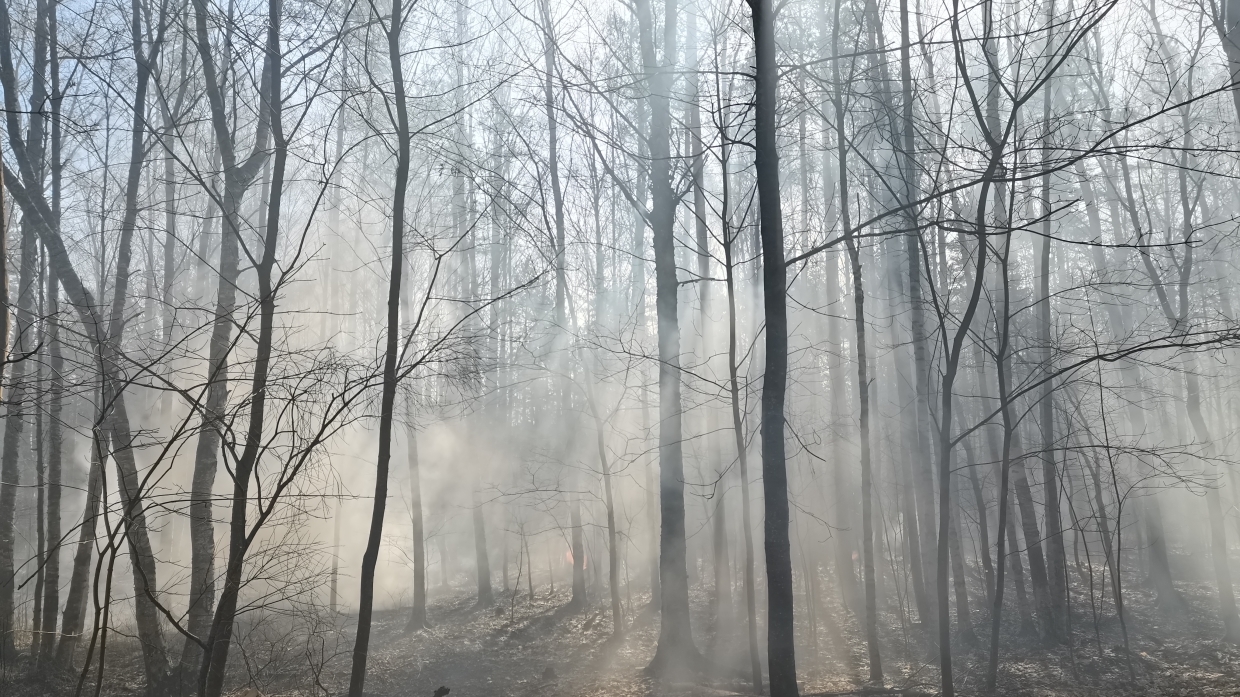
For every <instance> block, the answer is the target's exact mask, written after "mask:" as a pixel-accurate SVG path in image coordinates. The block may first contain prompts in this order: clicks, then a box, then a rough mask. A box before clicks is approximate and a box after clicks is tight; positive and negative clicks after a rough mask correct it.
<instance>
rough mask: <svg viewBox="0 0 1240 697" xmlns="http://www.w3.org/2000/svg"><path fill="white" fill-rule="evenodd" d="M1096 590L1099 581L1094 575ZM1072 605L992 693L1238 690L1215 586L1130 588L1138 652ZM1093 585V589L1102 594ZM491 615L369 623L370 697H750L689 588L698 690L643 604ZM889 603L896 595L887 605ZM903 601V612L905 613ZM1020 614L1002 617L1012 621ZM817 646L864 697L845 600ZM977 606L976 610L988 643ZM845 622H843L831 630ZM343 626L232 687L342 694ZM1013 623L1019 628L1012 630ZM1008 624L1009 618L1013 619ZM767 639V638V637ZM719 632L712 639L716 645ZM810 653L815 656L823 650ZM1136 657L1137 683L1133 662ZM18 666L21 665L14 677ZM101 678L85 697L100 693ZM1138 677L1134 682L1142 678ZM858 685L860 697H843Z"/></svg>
mask: <svg viewBox="0 0 1240 697" xmlns="http://www.w3.org/2000/svg"><path fill="white" fill-rule="evenodd" d="M1095 580H1096V584H1095V588H1097V587H1098V585H1099V584H1098V583H1097V581H1099V580H1100V579H1095ZM1074 586H1076V587H1074V594H1073V597H1074V600H1075V601H1076V602H1077V604H1078V605H1077V607H1076V608H1075V612H1074V618H1075V621H1076V623H1077V626H1075V627H1074V642H1073V645H1072V646H1071V647H1069V646H1068V645H1067V644H1063V645H1057V646H1054V647H1049V648H1048V647H1047V646H1045V645H1043V644H1041V643H1039V642H1038V641H1037V640H1036V639H1035V638H1033V637H1031V636H1029V635H1028V634H1022V633H1021V632H1020V631H1019V630H1018V629H1017V628H1016V627H1015V626H1013V627H1012V631H1011V632H1010V633H1005V634H1004V636H1003V637H1002V646H1003V652H1002V655H1001V667H1000V672H999V693H1000V694H1002V695H1012V696H1021V697H1024V696H1028V697H1078V696H1079V697H1085V696H1086V695H1089V696H1093V695H1099V696H1112V695H1114V696H1119V695H1159V696H1166V697H1198V696H1201V697H1215V696H1219V695H1240V647H1237V646H1232V645H1228V644H1226V643H1224V642H1222V641H1221V640H1219V639H1218V637H1219V636H1221V634H1222V627H1221V623H1220V622H1219V620H1218V618H1217V614H1218V613H1217V612H1214V611H1213V607H1214V604H1215V602H1216V600H1215V596H1214V593H1213V591H1212V590H1211V589H1210V588H1209V587H1208V586H1205V585H1196V584H1181V585H1180V588H1181V591H1182V592H1183V594H1184V597H1185V598H1186V600H1187V601H1188V609H1187V610H1185V611H1181V612H1179V613H1176V614H1175V615H1174V616H1169V615H1168V614H1167V613H1165V612H1163V611H1161V610H1159V609H1157V608H1156V607H1155V605H1154V598H1153V594H1152V593H1151V592H1149V591H1148V590H1147V589H1144V588H1139V587H1138V588H1130V589H1125V600H1126V604H1127V608H1126V613H1127V618H1128V621H1127V625H1128V633H1129V646H1130V649H1131V650H1130V651H1128V652H1126V651H1125V649H1124V646H1123V638H1122V633H1121V631H1120V627H1119V623H1118V621H1117V620H1116V618H1115V613H1114V607H1113V605H1112V604H1111V603H1110V600H1109V598H1108V599H1107V600H1106V603H1105V605H1103V604H1102V602H1101V600H1100V599H1099V600H1098V601H1097V602H1098V608H1099V616H1100V620H1099V622H1098V624H1097V626H1096V627H1095V623H1094V621H1093V619H1092V618H1093V611H1092V609H1091V607H1089V606H1088V605H1086V606H1085V607H1081V606H1080V604H1081V603H1082V600H1081V599H1082V598H1085V599H1088V597H1089V595H1088V593H1089V590H1088V586H1087V585H1086V583H1085V579H1083V578H1078V579H1075V582H1074ZM1097 595H1098V591H1096V592H1095V596H1096V597H1097ZM500 597H501V598H502V599H501V600H499V601H497V603H496V604H495V605H493V606H491V607H489V608H478V607H476V606H475V603H474V600H473V597H472V596H470V595H467V594H465V593H453V594H441V595H440V596H439V597H438V598H436V599H435V600H433V602H432V603H431V605H430V608H429V615H430V618H431V621H432V622H433V623H434V626H432V627H431V628H429V629H425V630H422V631H417V632H406V631H405V627H406V623H407V621H408V611H407V610H393V611H385V612H379V613H376V616H375V625H374V630H373V634H372V640H371V652H370V657H369V671H368V677H367V681H366V694H367V695H368V696H372V697H431V695H432V694H433V693H434V691H435V690H436V688H438V687H440V686H445V687H448V688H450V689H451V695H452V697H458V696H459V697H471V696H475V695H488V696H489V695H511V696H512V697H535V696H538V697H655V696H666V697H718V696H720V695H734V694H752V689H751V688H750V686H749V684H748V681H747V680H746V679H745V673H746V672H747V671H748V668H747V666H748V658H747V655H748V654H747V648H746V647H747V641H746V634H745V632H744V630H743V626H742V625H740V624H736V623H730V625H729V628H728V629H727V630H726V631H722V632H718V633H716V632H715V631H714V627H713V622H712V620H711V618H710V616H709V615H710V612H709V606H710V605H709V598H708V597H707V595H706V593H705V592H704V591H700V590H695V593H694V596H693V598H692V600H693V610H694V613H693V614H694V616H693V620H694V623H695V627H694V633H695V635H696V636H697V641H698V646H699V648H701V649H702V650H703V653H704V654H705V655H706V656H708V657H709V658H711V659H712V660H713V661H714V663H715V664H716V665H717V666H721V668H719V671H720V674H717V675H715V676H713V677H704V678H702V679H701V680H699V681H697V682H696V683H694V684H687V683H683V684H677V683H666V682H657V681H655V680H653V679H651V678H650V677H649V676H647V675H646V674H645V672H644V671H643V668H644V667H645V666H646V664H647V663H648V662H649V661H650V658H651V657H652V655H653V653H654V647H655V643H656V639H657V636H658V623H657V621H652V619H651V617H650V616H649V615H648V614H642V613H641V612H640V608H641V607H642V605H643V604H644V602H645V601H646V599H645V598H640V597H637V596H634V597H633V598H632V604H633V606H634V607H635V608H638V610H637V611H636V613H635V614H636V618H635V620H630V622H631V623H630V626H629V628H628V631H627V632H626V634H625V635H624V636H623V638H620V639H614V638H612V636H611V634H612V632H611V629H612V628H611V616H610V609H609V607H608V606H607V605H605V604H603V603H598V604H595V605H593V606H592V607H590V608H589V609H588V610H587V611H585V612H580V613H568V612H565V610H564V606H565V604H566V603H567V602H568V599H569V598H568V593H567V589H564V590H562V591H560V592H557V593H555V594H554V595H549V594H547V593H545V592H543V590H540V592H539V594H538V596H537V598H536V599H535V600H534V601H532V602H531V601H530V600H529V599H528V595H527V594H526V593H524V592H522V593H520V594H519V595H518V597H517V598H515V599H514V598H513V597H512V595H511V594H507V595H505V594H500ZM891 602H892V603H893V604H894V603H895V602H896V599H894V598H893V599H892V600H891ZM897 607H898V606H897ZM1015 610H1016V607H1015V605H1014V604H1013V605H1012V606H1011V607H1010V608H1009V609H1008V610H1007V611H1008V612H1015ZM825 613H826V615H827V616H826V617H824V618H823V621H821V622H820V623H819V625H820V626H819V627H818V631H816V632H813V634H815V635H817V636H818V641H817V642H812V641H807V640H806V637H807V636H809V635H811V632H810V631H809V627H808V620H807V619H806V620H804V621H803V622H802V624H801V625H798V637H799V639H800V640H801V641H802V644H803V645H802V646H801V647H800V648H799V649H798V655H797V663H798V670H799V675H800V677H801V679H802V689H801V693H802V695H810V694H863V692H864V690H863V685H864V680H863V678H864V673H863V671H864V670H865V666H866V663H865V656H866V648H865V642H864V640H863V636H862V634H861V632H860V631H859V627H858V625H857V623H856V621H855V620H854V619H853V618H852V617H851V615H849V614H847V613H844V612H842V611H840V608H839V607H838V605H837V606H836V607H834V608H832V607H828V608H826V609H825ZM983 615H984V612H983V610H982V609H981V608H978V607H975V608H974V617H975V620H974V621H975V624H976V628H977V632H978V634H979V636H984V634H983V632H984V631H985V628H984V627H983V623H982V621H981V618H982V617H983ZM839 617H844V618H846V619H845V620H844V621H843V622H840V623H835V622H833V621H827V620H830V619H831V618H839ZM900 617H901V613H899V612H897V611H895V608H894V607H893V608H892V611H890V612H884V613H882V614H881V619H882V621H883V623H884V627H883V629H882V634H883V642H882V650H883V661H884V671H885V684H886V685H887V686H888V687H889V688H896V689H902V690H907V691H908V692H907V694H925V695H930V694H937V693H938V679H939V677H938V669H937V650H935V649H933V648H932V647H930V646H928V645H927V643H926V641H925V640H924V638H919V637H920V634H919V633H920V632H921V631H922V630H921V629H920V628H919V627H915V626H907V627H901V625H900V621H899V618H900ZM347 621H348V620H347V619H346V620H345V622H346V624H341V625H336V626H334V627H332V626H324V625H322V624H320V625H319V626H318V627H317V628H316V629H314V630H313V631H309V630H307V628H306V625H304V624H302V625H299V628H291V627H288V626H285V628H284V629H283V630H281V631H278V632H276V631H272V628H273V627H275V626H277V624H278V623H274V622H272V623H267V624H266V625H265V627H266V628H265V629H264V628H263V627H260V626H257V625H254V626H251V627H250V628H249V629H248V630H246V631H247V635H246V637H245V638H246V639H247V640H246V641H245V642H242V643H239V644H238V645H237V646H244V647H245V649H244V650H239V649H234V653H233V656H232V659H233V660H232V661H231V663H230V665H233V666H234V667H235V671H234V672H235V676H234V680H233V681H232V682H233V684H234V685H236V687H237V689H238V690H240V689H241V688H243V687H246V686H250V687H254V688H257V689H258V690H260V692H261V694H263V695H265V696H267V697H310V696H311V695H321V696H324V697H333V696H335V695H341V694H344V693H345V691H346V687H347V685H348V677H349V668H350V662H351V652H352V631H351V627H349V626H348V625H347ZM1012 624H1013V625H1014V624H1015V623H1012ZM1005 626H1007V623H1005ZM759 629H760V634H759V636H763V637H764V628H761V627H760V628H759ZM716 637H717V640H716ZM111 643H112V646H111V648H109V654H108V670H107V671H106V676H105V679H104V681H103V685H102V690H101V693H100V694H103V695H117V696H118V697H119V696H120V695H137V694H142V691H143V690H142V685H141V678H140V675H141V662H140V658H139V656H138V655H137V651H136V646H133V645H132V639H126V638H125V637H122V636H114V637H113V639H111ZM815 643H816V644H817V645H816V646H815V645H814V644H815ZM954 651H955V656H956V659H955V662H954V666H955V671H956V676H955V684H956V686H957V691H958V693H959V694H962V695H976V694H980V693H981V692H982V689H981V688H982V685H983V680H984V670H985V665H986V651H985V650H984V649H983V648H982V647H981V646H980V645H973V646H968V645H966V644H959V645H957V646H955V647H954ZM1129 659H1131V675H1130V672H1129V670H1130V669H1129V666H1130V661H1129ZM13 668H16V670H13ZM22 668H23V667H22V666H21V665H18V666H10V667H9V670H6V671H5V676H6V677H3V678H0V697H34V696H36V695H40V696H43V695H47V696H50V695H72V694H74V692H75V690H74V688H75V687H76V683H77V680H76V677H77V676H61V677H55V676H48V675H46V674H45V673H43V672H39V671H30V670H28V669H25V670H23V669H22ZM93 677H94V676H92V680H91V681H90V682H88V683H87V685H86V686H85V689H84V690H83V692H82V694H85V695H91V694H95V692H94V689H93V688H94V685H93ZM1134 678H1135V679H1134ZM850 691H851V692H850Z"/></svg>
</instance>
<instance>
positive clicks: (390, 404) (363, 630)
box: [349, 0, 411, 697]
mask: <svg viewBox="0 0 1240 697" xmlns="http://www.w3.org/2000/svg"><path fill="white" fill-rule="evenodd" d="M404 19H405V11H404V9H403V7H402V0H392V14H391V15H390V24H389V26H387V27H382V29H383V30H384V31H385V33H386V34H387V48H388V62H389V65H390V66H391V70H392V96H393V99H394V101H395V105H396V123H395V124H394V125H395V126H396V139H397V147H396V182H395V189H394V191H393V194H392V262H391V271H390V275H389V277H388V278H389V281H388V300H387V337H386V342H385V347H384V354H383V389H382V397H381V403H380V411H379V458H378V463H377V466H376V472H375V498H374V508H373V510H372V512H371V518H370V535H369V536H368V538H367V540H366V552H365V553H364V554H363V555H362V582H361V592H360V594H359V602H358V613H357V635H356V638H355V639H354V644H353V669H352V673H351V675H350V677H349V697H362V695H363V692H362V690H363V687H364V686H365V683H366V661H367V656H368V655H369V651H370V623H371V616H372V613H373V610H374V592H375V568H376V566H378V563H379V547H380V545H381V544H382V543H383V514H384V512H385V511H386V509H387V493H388V492H387V487H388V481H387V480H388V463H389V462H390V460H391V457H392V422H393V420H394V416H395V409H396V387H397V384H396V383H397V376H396V363H397V360H398V359H399V353H400V341H399V340H400V297H401V292H400V287H401V275H402V272H403V270H404V266H405V254H404V237H405V194H406V189H407V187H408V185H409V162H410V141H411V138H410V130H409V105H408V104H407V103H406V101H405V77H404V69H403V67H402V64H401V42H400V37H401V30H402V28H403V23H404Z"/></svg>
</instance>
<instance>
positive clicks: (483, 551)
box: [471, 488, 580, 607]
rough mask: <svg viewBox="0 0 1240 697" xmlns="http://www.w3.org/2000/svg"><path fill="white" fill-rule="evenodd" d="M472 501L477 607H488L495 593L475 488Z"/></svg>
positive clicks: (492, 601) (478, 498) (482, 519)
mask: <svg viewBox="0 0 1240 697" xmlns="http://www.w3.org/2000/svg"><path fill="white" fill-rule="evenodd" d="M473 499H474V500H473V511H472V516H471V517H472V518H473V524H474V556H475V558H476V559H477V562H478V567H477V572H478V573H477V576H478V601H477V605H478V607H489V606H490V605H492V604H493V603H494V602H495V592H494V591H493V590H492V588H491V555H490V552H488V550H487V531H486V519H485V517H484V516H483V514H482V497H481V496H480V495H479V494H478V489H477V488H475V489H474V493H473ZM579 527H580V526H578V528H579Z"/></svg>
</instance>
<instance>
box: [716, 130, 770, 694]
mask: <svg viewBox="0 0 1240 697" xmlns="http://www.w3.org/2000/svg"><path fill="white" fill-rule="evenodd" d="M725 135H726V134H725ZM723 147H724V150H723V152H724V156H723V162H724V166H723V220H724V230H723V270H724V282H725V287H726V289H727V296H728V392H729V398H730V399H729V405H730V406H731V409H732V436H733V439H734V443H735V446H736V458H737V466H738V469H739V471H740V480H741V537H742V538H743V540H744V544H745V567H744V580H745V616H746V620H747V625H746V628H747V630H748V631H747V632H746V633H747V634H748V639H749V676H750V680H751V682H752V684H753V689H754V691H755V692H758V693H759V694H761V692H762V659H761V656H760V654H759V650H758V609H757V590H756V589H755V583H756V580H755V573H754V566H755V561H754V548H753V513H752V511H751V506H752V504H751V498H750V493H749V454H748V448H747V447H746V446H745V422H744V420H743V419H742V417H741V395H740V365H739V361H740V356H739V347H738V337H737V309H736V265H735V257H734V252H733V250H734V245H735V243H736V234H737V233H736V232H734V230H735V228H733V227H732V226H731V225H730V224H729V222H728V221H730V219H731V218H730V215H731V206H732V201H731V198H732V195H731V186H730V184H731V179H730V176H729V170H728V167H729V158H728V155H729V153H730V151H731V148H730V146H728V145H727V144H726V137H725V145H724V146H723Z"/></svg>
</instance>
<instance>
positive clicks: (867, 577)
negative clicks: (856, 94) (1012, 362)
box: [831, 0, 883, 685]
mask: <svg viewBox="0 0 1240 697" xmlns="http://www.w3.org/2000/svg"><path fill="white" fill-rule="evenodd" d="M842 5H843V0H835V22H834V26H833V30H832V38H831V43H832V51H831V53H832V55H833V56H839V55H840V19H841V17H840V16H841V8H842ZM831 78H832V82H833V83H834V87H835V142H836V147H837V148H838V149H839V157H838V159H839V187H840V197H839V202H840V226H841V228H840V230H841V234H842V235H843V236H844V237H845V238H846V239H847V244H848V258H849V261H850V262H851V268H852V282H853V314H854V317H853V322H854V325H855V328H856V349H855V351H856V360H857V394H858V404H859V415H860V425H861V563H862V585H863V586H864V593H865V640H866V649H867V651H868V654H869V665H870V682H871V683H873V684H875V685H881V684H882V683H883V663H882V655H881V653H880V651H879V643H878V592H877V586H876V584H875V578H874V574H875V571H876V569H875V563H874V534H875V533H874V522H873V501H872V488H873V482H872V473H871V471H870V394H869V391H870V385H869V377H868V361H869V357H868V356H867V355H866V350H865V290H864V285H863V279H862V276H861V257H860V253H859V250H858V249H857V240H856V231H855V230H853V229H852V215H851V208H850V203H849V200H848V197H849V190H848V139H847V138H846V137H845V131H844V120H845V110H844V83H843V81H842V80H841V79H840V67H839V61H838V60H833V61H831Z"/></svg>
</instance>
